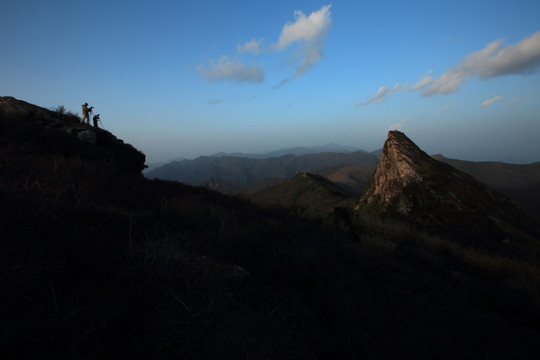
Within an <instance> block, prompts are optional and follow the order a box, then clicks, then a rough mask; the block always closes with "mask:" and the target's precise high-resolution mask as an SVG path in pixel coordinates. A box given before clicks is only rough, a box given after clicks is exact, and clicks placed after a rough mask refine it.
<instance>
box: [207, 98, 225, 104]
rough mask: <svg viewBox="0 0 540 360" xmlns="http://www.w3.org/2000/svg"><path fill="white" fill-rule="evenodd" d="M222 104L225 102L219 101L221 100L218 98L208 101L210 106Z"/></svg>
mask: <svg viewBox="0 0 540 360" xmlns="http://www.w3.org/2000/svg"><path fill="white" fill-rule="evenodd" d="M222 102H223V100H221V99H219V98H216V99H210V100H208V101H207V103H209V104H220V103H222Z"/></svg>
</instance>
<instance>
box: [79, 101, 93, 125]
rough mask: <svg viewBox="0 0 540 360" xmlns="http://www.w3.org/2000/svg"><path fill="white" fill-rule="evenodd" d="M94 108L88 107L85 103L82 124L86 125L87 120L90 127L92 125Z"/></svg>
mask: <svg viewBox="0 0 540 360" xmlns="http://www.w3.org/2000/svg"><path fill="white" fill-rule="evenodd" d="M93 108H94V107H93V106H90V107H88V103H84V104H83V105H82V114H83V118H82V120H81V122H82V123H83V124H84V121H85V120H86V123H87V124H88V125H90V113H91V112H92V109H93Z"/></svg>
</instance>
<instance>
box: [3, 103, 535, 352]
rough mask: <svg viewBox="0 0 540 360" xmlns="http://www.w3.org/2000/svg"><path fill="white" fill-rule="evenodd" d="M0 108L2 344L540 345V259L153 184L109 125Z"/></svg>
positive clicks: (68, 347)
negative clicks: (348, 225) (348, 226)
mask: <svg viewBox="0 0 540 360" xmlns="http://www.w3.org/2000/svg"><path fill="white" fill-rule="evenodd" d="M10 101H14V103H15V104H18V105H20V106H22V107H23V108H24V107H26V106H27V104H25V103H24V102H20V101H18V100H14V99H12V100H10ZM5 104H6V102H4V100H3V99H2V101H1V102H0V128H1V130H2V131H0V203H1V206H0V235H1V237H0V303H1V304H2V306H1V307H0V318H1V319H2V322H1V323H0V353H1V354H2V355H3V356H4V357H6V358H17V359H35V358H51V359H81V358H85V359H104V358H129V359H139V358H140V359H169V358H170V359H173V358H182V359H254V358H261V359H262V358H264V359H268V358H274V359H321V358H335V359H339V358H343V359H345V358H349V359H350V358H415V359H418V358H458V357H464V356H472V357H478V358H497V357H499V358H508V357H514V358H535V355H537V354H538V353H539V352H538V351H539V344H538V341H537V339H538V336H539V329H540V319H539V312H538V303H539V302H538V299H539V298H540V297H539V296H538V289H539V288H540V286H538V278H539V276H538V274H539V273H540V272H539V270H538V266H537V265H535V263H528V262H524V261H521V260H520V259H510V260H508V259H506V258H501V257H495V258H494V257H491V256H490V255H489V254H485V253H476V252H474V251H467V252H461V251H462V250H464V249H461V248H449V247H447V245H446V243H442V242H438V240H437V239H434V238H425V237H423V236H422V235H420V234H418V233H416V232H412V231H410V230H407V229H406V228H402V227H400V225H398V226H395V227H391V226H389V224H388V223H386V224H385V225H384V226H383V227H379V226H377V225H376V224H370V223H369V222H367V220H366V223H365V224H363V227H362V228H361V229H356V228H355V231H356V230H358V231H357V232H356V233H351V232H348V231H345V230H344V229H343V228H342V227H339V228H336V227H332V226H330V225H329V224H326V223H321V222H319V221H307V220H303V219H301V218H299V217H296V216H292V215H290V213H289V212H287V211H283V210H282V209H277V208H276V209H262V208H260V207H258V206H255V205H253V204H251V203H250V202H248V201H246V200H242V199H238V198H233V197H228V196H223V195H221V194H218V193H215V192H212V191H208V190H207V189H203V188H196V187H191V186H186V185H182V184H179V183H173V182H166V181H155V180H154V181H150V180H148V179H145V178H143V177H142V176H141V175H140V170H138V169H140V168H141V167H142V166H143V163H142V162H141V160H142V159H143V157H141V156H142V154H140V153H139V152H138V151H136V150H135V149H134V148H133V147H131V146H129V145H126V144H123V145H122V143H121V142H114V144H116V145H115V146H113V145H112V144H111V143H110V142H109V141H104V142H101V141H96V142H95V143H94V142H89V141H87V140H86V137H84V136H83V138H81V137H79V136H78V133H79V132H89V133H92V132H96V134H97V135H96V137H99V136H101V135H103V136H104V137H106V138H109V135H108V134H107V133H106V132H102V131H101V130H95V129H92V128H90V127H87V126H85V125H80V124H79V123H78V122H77V119H76V117H69V118H64V117H63V113H62V112H49V111H48V110H46V109H42V108H39V109H34V110H33V111H32V112H30V113H23V114H22V115H21V116H15V115H13V114H11V115H9V116H5V112H4V111H3V110H4V109H6V108H7V107H5ZM73 128H74V129H75V131H72V130H71V129H73ZM68 129H69V131H68ZM110 139H111V140H114V138H110ZM123 164H131V165H129V166H124V165H123ZM132 165H133V166H132ZM135 165H137V166H135ZM315 180H316V179H315ZM353 225H354V224H353ZM353 227H354V226H353ZM427 240H429V242H428V241H427ZM465 250H466V249H465ZM474 255H477V256H478V257H475V256H474ZM471 259H472V260H471ZM494 260H496V261H494Z"/></svg>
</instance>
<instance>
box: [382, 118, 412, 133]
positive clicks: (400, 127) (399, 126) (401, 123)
mask: <svg viewBox="0 0 540 360" xmlns="http://www.w3.org/2000/svg"><path fill="white" fill-rule="evenodd" d="M408 121H409V119H408V118H405V119H402V120H400V121H398V122H397V123H395V124H392V125H390V126H389V127H388V129H387V130H404V129H405V126H406V124H407V122H408Z"/></svg>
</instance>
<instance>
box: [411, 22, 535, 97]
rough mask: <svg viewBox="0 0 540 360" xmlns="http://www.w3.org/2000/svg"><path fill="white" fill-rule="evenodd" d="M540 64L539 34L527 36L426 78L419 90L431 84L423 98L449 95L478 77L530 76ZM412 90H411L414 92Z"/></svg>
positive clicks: (496, 45) (490, 47)
mask: <svg viewBox="0 0 540 360" xmlns="http://www.w3.org/2000/svg"><path fill="white" fill-rule="evenodd" d="M539 64H540V31H537V32H536V33H535V34H533V35H532V36H531V37H526V38H524V39H523V40H521V41H520V42H518V43H517V44H515V45H510V46H507V47H502V40H497V41H494V42H492V43H490V44H488V45H487V46H486V47H485V48H483V49H482V50H479V51H477V52H475V53H472V54H470V55H468V56H466V57H465V59H463V60H462V61H461V62H460V63H459V64H457V65H455V66H453V67H452V68H451V69H450V70H449V71H448V72H446V73H444V74H442V75H441V76H440V77H439V78H437V79H432V81H431V82H428V80H429V79H428V78H427V77H424V79H422V81H421V82H420V83H422V82H425V83H424V84H422V85H423V86H422V87H421V86H420V85H419V84H420V83H418V84H417V85H419V86H418V87H416V85H415V86H413V88H415V89H416V90H420V89H422V88H424V87H425V86H427V85H429V87H427V89H425V90H424V92H423V93H422V95H424V96H432V95H435V94H450V93H453V92H456V91H457V90H458V87H459V86H460V85H461V84H463V83H464V82H465V81H466V80H467V79H469V78H472V77H478V78H480V79H482V80H485V79H489V78H491V77H496V76H504V75H511V74H526V73H531V72H533V71H534V69H535V68H536V67H537V66H538V65H539ZM413 88H411V90H413Z"/></svg>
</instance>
